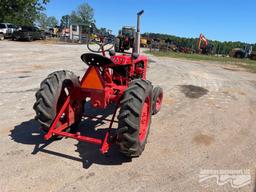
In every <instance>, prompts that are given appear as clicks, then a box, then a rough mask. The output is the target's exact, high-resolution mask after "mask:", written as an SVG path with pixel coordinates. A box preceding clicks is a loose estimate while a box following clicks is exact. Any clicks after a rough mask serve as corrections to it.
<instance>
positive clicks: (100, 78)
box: [34, 11, 163, 157]
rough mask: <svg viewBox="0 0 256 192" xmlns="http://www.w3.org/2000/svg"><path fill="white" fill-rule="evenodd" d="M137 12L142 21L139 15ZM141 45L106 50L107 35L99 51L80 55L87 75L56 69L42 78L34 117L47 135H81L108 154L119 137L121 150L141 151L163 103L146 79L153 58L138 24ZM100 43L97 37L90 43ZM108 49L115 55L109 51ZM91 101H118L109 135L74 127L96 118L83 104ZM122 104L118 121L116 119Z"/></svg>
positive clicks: (93, 104) (98, 105) (99, 103)
mask: <svg viewBox="0 0 256 192" xmlns="http://www.w3.org/2000/svg"><path fill="white" fill-rule="evenodd" d="M142 14H143V11H141V12H139V13H138V26H139V20H140V16H141V15H142ZM136 34H137V38H136V39H137V45H136V46H135V51H134V52H133V53H132V54H130V55H128V54H123V55H115V53H114V51H110V50H104V47H106V46H107V45H108V44H109V41H105V38H104V37H101V38H100V41H99V42H96V43H97V45H98V46H100V49H97V51H94V52H101V53H102V55H99V54H95V53H85V54H83V55H82V56H81V59H82V61H83V62H85V63H86V64H87V65H88V69H87V71H86V72H85V74H84V76H83V77H82V79H79V77H77V76H76V75H75V74H74V73H72V72H71V71H65V70H63V71H56V72H53V73H51V74H50V75H48V77H47V78H46V79H45V80H43V81H42V82H41V85H40V89H39V90H38V91H37V93H36V102H35V104H34V110H35V111H36V117H35V119H36V120H37V121H38V122H39V123H40V124H41V126H42V129H43V130H44V131H45V132H46V134H45V136H44V138H45V139H46V140H48V139H50V138H51V137H53V136H54V137H69V138H74V139H77V140H79V141H83V142H89V143H93V144H98V145H100V151H101V152H102V153H103V154H104V153H106V152H107V151H108V149H109V147H110V144H112V143H114V142H115V143H117V144H118V145H119V146H120V152H121V153H123V154H125V155H126V156H128V157H136V156H139V155H141V153H142V152H143V150H144V148H145V144H146V141H147V137H148V134H149V128H150V123H151V116H152V115H154V114H156V113H157V112H158V111H159V110H160V107H161V103H162V99H163V90H162V88H160V87H158V86H157V87H155V88H154V89H153V86H152V84H151V82H150V81H148V80H146V70H147V63H148V59H147V57H145V56H142V55H139V49H138V47H139V42H140V41H139V39H140V31H139V28H138V29H137V33H136ZM91 45H92V46H96V44H95V43H93V44H91ZM105 51H109V53H110V57H106V56H105ZM85 102H89V103H90V105H91V107H92V108H101V109H106V108H107V107H108V106H109V105H110V104H114V105H115V111H114V113H113V115H112V119H111V120H110V119H107V120H108V121H110V125H109V128H108V130H107V132H106V134H105V136H104V138H92V137H89V136H85V135H81V134H80V132H76V133H74V128H75V127H76V126H77V125H78V124H79V123H80V121H81V119H82V118H86V117H89V118H96V119H97V116H95V117H92V116H88V115H85V114H84V112H85V111H84V104H85ZM119 108H120V110H119V115H118V118H117V119H118V121H116V120H115V116H116V113H117V111H118V109H119ZM114 122H118V128H117V129H115V130H114V129H112V130H111V128H112V124H113V123H114Z"/></svg>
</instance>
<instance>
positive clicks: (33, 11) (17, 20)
mask: <svg viewBox="0 0 256 192" xmlns="http://www.w3.org/2000/svg"><path fill="white" fill-rule="evenodd" d="M49 1H50V0H22V1H21V0H11V1H10V0H0V22H6V23H13V24H15V25H19V26H22V25H30V26H31V25H37V26H39V27H40V28H41V29H43V30H45V29H47V28H52V27H55V26H58V25H60V27H62V28H64V27H69V26H70V24H82V25H88V26H89V25H91V24H95V19H94V10H93V8H92V7H91V6H90V5H89V4H88V3H83V4H81V5H79V6H78V7H77V9H76V10H74V11H72V12H71V13H70V14H66V15H64V16H63V17H62V18H61V20H60V24H59V22H58V20H57V18H56V17H55V16H49V17H48V16H47V15H46V14H45V13H44V11H45V9H46V5H47V3H49Z"/></svg>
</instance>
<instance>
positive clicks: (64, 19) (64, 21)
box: [60, 15, 70, 28]
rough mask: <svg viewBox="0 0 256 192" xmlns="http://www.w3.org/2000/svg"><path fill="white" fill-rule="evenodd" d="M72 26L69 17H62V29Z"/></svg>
mask: <svg viewBox="0 0 256 192" xmlns="http://www.w3.org/2000/svg"><path fill="white" fill-rule="evenodd" d="M69 25H70V16H69V15H64V16H62V17H61V20H60V26H61V28H67V27H69Z"/></svg>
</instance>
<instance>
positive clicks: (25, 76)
mask: <svg viewBox="0 0 256 192" xmlns="http://www.w3.org/2000/svg"><path fill="white" fill-rule="evenodd" d="M28 77H31V76H29V75H21V76H18V78H19V79H24V78H28Z"/></svg>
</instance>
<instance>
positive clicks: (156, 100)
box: [152, 86, 163, 115]
mask: <svg viewBox="0 0 256 192" xmlns="http://www.w3.org/2000/svg"><path fill="white" fill-rule="evenodd" d="M162 101H163V89H162V88H161V87H159V86H156V87H155V88H154V89H153V104H152V115H155V114H157V113H158V112H159V111H160V109H161V105H162Z"/></svg>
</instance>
